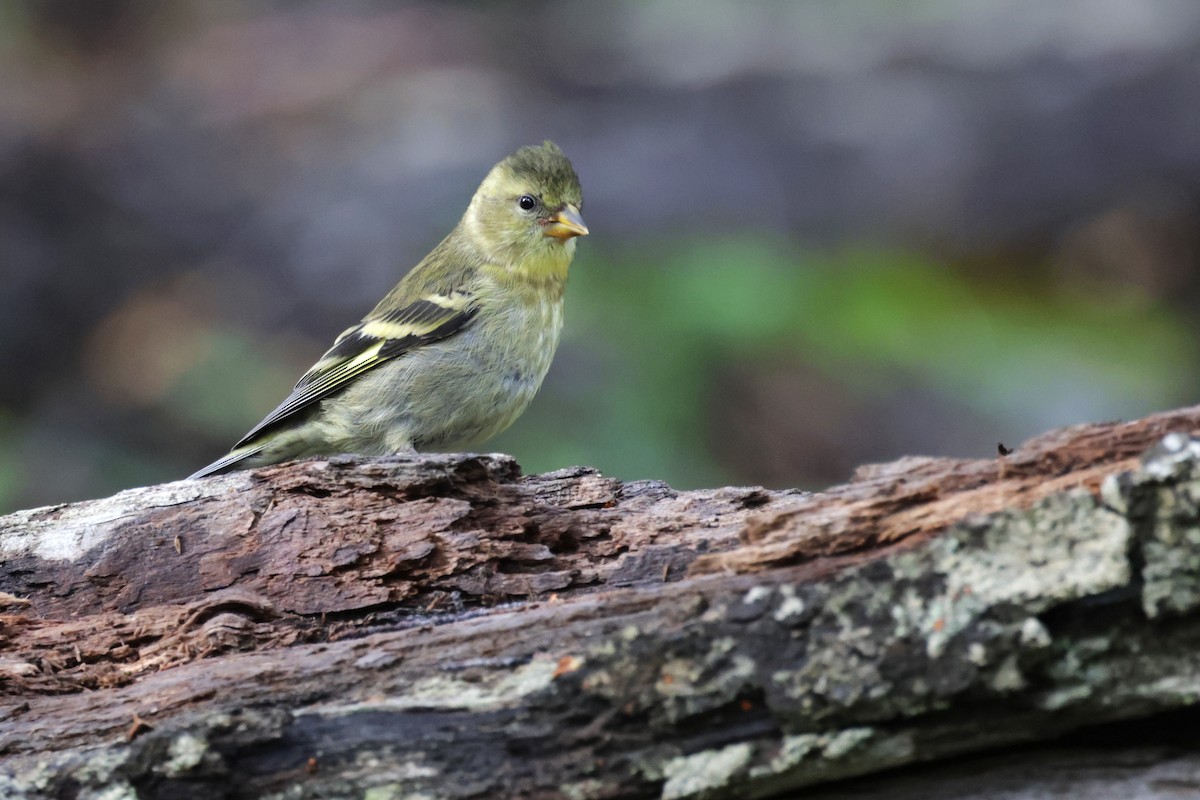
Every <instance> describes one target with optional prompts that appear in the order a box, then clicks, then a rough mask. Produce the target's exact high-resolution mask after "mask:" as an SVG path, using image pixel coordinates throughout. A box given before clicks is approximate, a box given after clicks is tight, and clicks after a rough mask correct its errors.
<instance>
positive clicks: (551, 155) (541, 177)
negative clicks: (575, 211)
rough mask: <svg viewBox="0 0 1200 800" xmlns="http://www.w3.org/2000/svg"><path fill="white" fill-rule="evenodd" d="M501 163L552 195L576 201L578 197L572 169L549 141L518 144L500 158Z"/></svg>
mask: <svg viewBox="0 0 1200 800" xmlns="http://www.w3.org/2000/svg"><path fill="white" fill-rule="evenodd" d="M504 163H505V165H507V166H508V168H509V169H510V170H512V173H513V174H514V175H516V176H518V177H521V178H524V179H526V180H529V181H530V182H532V183H534V184H536V185H538V186H540V187H542V189H543V191H544V192H545V193H546V194H548V195H550V196H552V197H556V198H561V199H562V200H563V201H566V202H573V203H576V204H578V203H579V202H580V201H581V199H582V190H581V189H580V188H579V176H578V175H576V174H575V168H574V167H572V166H571V162H570V161H569V160H568V159H567V157H566V156H565V155H563V151H562V150H559V149H558V145H556V144H555V143H554V142H551V141H550V140H546V141H545V142H543V143H542V145H541V146H540V147H522V148H521V149H520V150H518V151H517V152H515V153H513V154H512V155H511V156H509V157H508V158H506V159H504Z"/></svg>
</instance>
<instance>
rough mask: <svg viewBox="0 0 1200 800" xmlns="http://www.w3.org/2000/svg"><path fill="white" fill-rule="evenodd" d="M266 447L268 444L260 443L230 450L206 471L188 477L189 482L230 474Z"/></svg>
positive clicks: (199, 471) (205, 469)
mask: <svg viewBox="0 0 1200 800" xmlns="http://www.w3.org/2000/svg"><path fill="white" fill-rule="evenodd" d="M266 446H267V443H266V442H260V443H258V444H253V445H247V446H246V447H237V448H234V449H233V450H230V451H229V453H228V454H226V455H224V456H222V457H221V458H218V459H217V460H216V461H214V462H213V463H211V464H209V465H208V466H207V467H205V468H204V469H200V470H196V471H195V472H193V473H192V474H191V475H188V480H192V479H193V478H205V477H208V476H209V475H220V474H221V473H223V472H228V471H229V470H231V469H234V468H236V467H237V466H238V465H239V464H241V463H242V462H243V461H245V460H246V459H248V458H253V457H254V456H256V455H258V454H259V453H261V452H262V451H263V450H264V449H265V448H266ZM244 466H246V467H249V466H253V465H251V464H245V465H244Z"/></svg>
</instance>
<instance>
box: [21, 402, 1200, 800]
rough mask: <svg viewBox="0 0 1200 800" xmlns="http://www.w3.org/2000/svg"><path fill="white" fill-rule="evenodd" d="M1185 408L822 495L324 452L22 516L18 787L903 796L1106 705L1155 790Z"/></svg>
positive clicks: (1180, 659)
mask: <svg viewBox="0 0 1200 800" xmlns="http://www.w3.org/2000/svg"><path fill="white" fill-rule="evenodd" d="M1197 430H1200V408H1190V409H1183V410H1180V411H1175V412H1170V413H1165V414H1160V415H1157V416H1153V417H1149V418H1147V419H1144V420H1138V421H1135V422H1129V423H1108V424H1096V425H1082V426H1076V427H1073V428H1067V429H1063V430H1060V431H1055V432H1052V433H1050V434H1047V435H1045V436H1042V437H1039V438H1038V439H1035V440H1032V441H1030V442H1027V443H1025V444H1023V445H1021V446H1020V447H1018V448H1016V450H1015V451H1013V452H1011V453H1009V454H1008V455H1004V456H1001V457H997V458H996V459H991V460H981V461H969V460H952V459H936V458H906V459H902V460H900V461H897V462H894V463H891V464H884V465H873V466H869V467H865V468H863V469H861V470H860V471H859V473H858V474H857V475H856V476H855V477H854V479H853V480H852V481H850V482H849V483H847V484H845V485H842V486H836V487H833V488H831V489H829V490H827V491H824V492H820V493H812V494H810V493H804V492H798V491H794V490H791V491H770V490H764V489H761V488H722V489H715V490H708V491H686V492H684V491H675V490H672V489H671V488H670V487H668V486H666V485H665V484H662V483H658V482H645V481H642V482H629V483H622V482H621V481H618V480H614V479H611V478H606V477H604V476H601V475H599V474H598V473H596V472H595V471H592V470H588V469H582V468H577V469H570V470H562V471H559V472H555V473H549V474H545V475H533V476H528V477H522V476H521V474H520V471H519V468H518V467H517V465H516V464H515V463H514V462H513V461H512V460H511V459H510V458H508V457H506V456H499V455H445V456H443V455H422V456H419V457H415V458H400V457H397V458H384V459H360V458H351V457H337V458H331V459H321V460H313V461H306V462H300V463H295V464H288V465H281V466H276V467H269V468H264V469H260V470H255V471H251V472H239V473H232V474H230V475H226V476H220V477H217V478H211V479H207V480H202V481H180V482H176V483H171V484H164V485H161V486H152V487H147V488H143V489H133V490H130V491H127V492H122V493H120V494H118V495H115V496H113V497H110V498H107V499H103V500H95V501H88V502H84V503H76V504H71V505H64V506H55V507H49V508H42V509H34V510H31V511H24V512H19V513H16V514H12V515H9V516H7V517H3V518H0V558H2V559H3V563H2V564H0V759H2V766H0V796H12V797H28V798H33V797H39V798H40V797H83V796H89V797H91V796H94V797H99V796H100V795H101V794H102V793H105V792H111V793H113V794H111V795H105V796H113V797H116V796H122V797H125V796H128V797H145V798H152V797H154V798H157V797H161V798H186V797H196V798H201V797H203V798H214V797H257V796H264V795H272V794H274V795H278V796H287V797H345V796H355V797H362V796H367V797H371V798H374V799H375V800H380V799H381V798H388V797H397V798H399V797H407V796H420V797H431V798H432V797H439V798H440V797H446V798H466V797H476V796H484V795H491V796H513V797H547V798H549V797H568V798H604V797H627V796H635V797H637V796H644V797H652V796H662V797H769V796H772V795H775V794H779V793H782V792H786V791H788V790H792V789H796V788H800V787H809V792H810V795H809V796H813V797H821V796H826V795H823V794H822V792H824V791H828V792H830V794H829V795H827V796H829V797H833V796H841V795H839V794H837V793H838V792H842V791H850V789H846V788H845V786H844V785H841V784H830V785H829V786H828V787H824V788H821V787H820V785H821V784H827V783H830V782H832V781H840V780H844V779H847V778H850V777H853V776H871V777H869V778H860V780H863V781H873V783H871V784H870V785H872V786H877V787H878V786H881V785H887V783H888V782H889V781H892V782H894V785H895V786H896V787H902V786H904V785H910V786H916V787H918V788H914V789H912V791H911V794H910V795H909V796H913V797H916V796H934V795H933V794H932V793H931V791H932V790H931V789H930V788H929V787H937V786H938V785H939V784H938V775H939V772H938V770H939V769H943V770H944V772H943V773H940V774H945V775H946V776H947V778H946V780H950V779H951V778H950V777H949V776H952V775H955V774H961V772H960V773H955V772H954V770H955V769H956V768H961V765H962V764H964V763H969V762H965V761H963V759H964V758H965V757H967V756H968V755H969V754H982V755H976V756H972V757H974V758H997V757H1001V756H1003V757H1004V758H1009V759H1016V760H1017V761H1018V762H1020V760H1021V758H1022V755H1021V753H1022V752H1025V753H1026V754H1027V760H1028V763H1029V764H1030V766H1029V768H1027V769H1015V770H1010V772H1008V773H1003V770H1000V772H997V773H996V774H1005V775H1009V776H1010V777H1011V776H1013V775H1016V776H1019V777H1021V778H1023V779H1025V780H1027V781H1029V786H1030V787H1031V788H1030V791H1033V788H1032V787H1034V786H1035V782H1036V780H1038V779H1039V776H1041V777H1042V778H1046V776H1047V775H1051V776H1054V775H1057V776H1061V775H1062V771H1061V764H1059V763H1058V762H1056V761H1055V760H1054V756H1055V754H1058V753H1060V751H1059V750H1053V749H1052V748H1051V749H1047V747H1050V746H1047V747H1041V748H1037V749H1036V750H1029V751H1021V750H1016V751H1011V750H1007V751H1003V752H1002V753H1001V754H1000V755H996V754H997V749H998V748H1006V747H1012V746H1014V745H1019V744H1020V743H1026V742H1047V741H1051V740H1056V739H1058V738H1059V737H1062V736H1064V735H1067V734H1071V733H1072V732H1076V731H1095V730H1116V731H1118V733H1117V734H1116V735H1117V738H1118V741H1117V743H1116V744H1115V745H1114V744H1113V743H1112V742H1108V743H1107V744H1104V745H1103V747H1104V748H1107V750H1105V751H1104V752H1112V751H1113V748H1114V747H1115V748H1116V749H1118V750H1119V749H1121V748H1126V749H1128V750H1129V751H1130V752H1133V751H1134V749H1136V748H1140V749H1138V750H1137V752H1138V753H1146V752H1157V753H1160V754H1163V755H1162V758H1160V759H1159V760H1157V761H1156V760H1153V759H1149V760H1147V759H1146V758H1143V761H1145V769H1143V770H1142V771H1141V772H1138V773H1137V775H1135V776H1134V777H1131V778H1130V780H1131V781H1133V782H1135V783H1136V782H1137V781H1138V780H1141V781H1143V783H1144V784H1145V785H1146V786H1149V785H1151V784H1152V783H1153V782H1154V781H1155V780H1159V779H1160V777H1161V774H1162V773H1161V770H1162V769H1163V768H1164V766H1163V764H1164V761H1165V760H1169V759H1170V758H1176V757H1177V756H1178V752H1177V750H1175V749H1172V748H1173V747H1175V746H1176V743H1175V742H1174V741H1173V740H1172V741H1165V742H1157V743H1156V742H1154V741H1148V740H1147V737H1146V736H1145V735H1144V733H1143V735H1140V736H1137V737H1136V740H1135V738H1134V736H1133V734H1132V733H1131V734H1130V740H1129V741H1126V742H1122V741H1120V740H1119V739H1120V734H1119V732H1120V730H1122V729H1123V728H1120V727H1118V728H1116V729H1112V728H1111V724H1112V723H1114V722H1118V721H1127V720H1150V722H1148V723H1143V724H1144V725H1146V724H1148V725H1150V726H1151V728H1150V730H1155V731H1157V732H1158V733H1159V734H1163V735H1166V734H1165V731H1166V730H1167V728H1166V727H1164V726H1162V725H1158V726H1155V724H1154V721H1155V720H1157V719H1163V720H1166V719H1171V720H1178V717H1177V715H1179V714H1185V715H1186V714H1188V713H1189V712H1188V711H1187V709H1189V708H1190V706H1191V705H1192V704H1194V702H1195V700H1196V698H1197V697H1200V550H1197V547H1196V545H1197V543H1198V542H1200V443H1198V442H1197V441H1195V440H1193V439H1191V438H1190V434H1192V433H1193V432H1196V431H1197ZM1147 451H1149V452H1147ZM1143 454H1145V455H1143ZM1164 715H1165V716H1164ZM1172 715H1176V716H1172ZM1106 724H1107V725H1109V726H1110V728H1104V727H1103V726H1105V725H1106ZM1190 724H1194V721H1193V722H1191V723H1190ZM1097 726H1100V727H1097ZM1128 730H1130V731H1134V730H1137V728H1134V727H1128ZM1142 730H1143V731H1144V730H1146V729H1145V728H1143V729H1142ZM1110 735H1111V734H1110ZM1151 738H1153V737H1151ZM1071 741H1072V740H1068V742H1067V743H1066V744H1064V745H1055V746H1054V747H1060V748H1066V749H1065V750H1061V752H1070V753H1075V752H1077V751H1078V750H1079V748H1081V747H1082V748H1083V750H1084V751H1086V752H1088V753H1092V754H1093V755H1095V753H1096V752H1098V751H1096V750H1095V746H1092V745H1088V744H1087V743H1086V741H1084V742H1083V743H1082V744H1081V743H1080V742H1078V741H1077V742H1075V743H1074V744H1072V743H1071ZM1106 741H1107V740H1106ZM1089 747H1091V748H1092V749H1091V750H1089V749H1088V748H1089ZM1155 747H1157V748H1158V749H1157V750H1155ZM1071 748H1075V749H1074V750H1072V749H1071ZM927 762H937V763H936V764H933V765H932V766H930V767H926V768H924V769H925V770H927V771H926V772H919V771H918V772H913V771H912V770H913V769H916V768H915V767H911V768H910V770H909V771H907V772H901V773H896V772H894V771H893V772H887V771H888V770H894V769H895V768H897V767H904V766H909V765H919V764H922V763H927ZM1083 762H1086V763H1091V764H1094V766H1095V768H1096V769H1101V768H1103V767H1104V766H1105V765H1106V764H1109V765H1111V763H1112V762H1111V760H1109V761H1106V760H1105V759H1104V758H1093V759H1092V761H1090V762H1089V761H1087V759H1083ZM989 763H992V762H989ZM1081 763H1082V762H1081ZM1137 763H1139V764H1141V763H1143V762H1142V761H1139V762H1137ZM1036 764H1042V765H1043V767H1044V768H1043V769H1041V771H1040V772H1039V769H1038V768H1037V767H1036ZM1045 765H1049V766H1045ZM993 768H994V769H1000V768H998V767H995V766H994V764H993ZM982 769H983V768H981V770H982ZM1056 770H1057V771H1056ZM1085 771H1086V770H1085ZM1135 772H1137V770H1135ZM981 774H987V773H986V770H983V771H982V772H981ZM1080 774H1081V777H1080V778H1079V780H1080V781H1085V780H1087V778H1086V776H1084V775H1083V772H1081V773H1080ZM1155 776H1159V777H1155ZM905 781H908V782H909V783H908V784H905V783H904V782H905ZM914 781H915V782H916V783H913V782H914ZM922 781H923V782H924V783H922ZM864 785H866V784H864ZM946 785H948V784H946ZM919 787H924V788H919ZM985 788H986V787H985V786H980V787H979V795H978V796H979V797H984V796H987V795H985V794H984V793H983V792H984V789H985ZM896 791H900V788H897V789H896ZM121 792H124V794H121ZM897 796H901V795H899V794H897ZM947 796H949V795H947ZM953 796H956V797H965V796H972V795H969V794H955V795H953ZM1014 796H1015V795H1014ZM1125 796H1134V795H1128V794H1127V795H1125Z"/></svg>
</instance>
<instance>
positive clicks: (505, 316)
mask: <svg viewBox="0 0 1200 800" xmlns="http://www.w3.org/2000/svg"><path fill="white" fill-rule="evenodd" d="M582 206H583V193H582V190H581V189H580V187H579V178H578V176H577V175H576V174H575V169H574V168H573V167H572V166H571V162H570V161H568V160H567V157H566V156H564V155H563V153H562V151H561V150H559V149H558V147H556V146H555V145H554V144H553V143H552V142H546V143H544V144H543V145H542V146H540V147H524V148H522V149H520V150H518V151H517V152H515V153H513V154H512V155H511V156H509V157H508V158H506V159H504V160H503V161H501V162H500V163H499V164H497V165H496V166H495V167H493V168H492V170H491V171H490V172H489V173H488V174H487V177H486V178H484V179H483V183H482V184H480V186H479V189H478V190H476V192H475V196H474V197H472V198H471V204H470V205H469V206H467V211H466V213H465V214H463V217H462V219H461V220H460V221H459V223H458V225H457V226H456V227H455V228H454V230H453V231H451V232H450V235H449V236H447V237H446V238H445V239H443V240H442V242H441V244H439V245H438V246H437V247H435V248H434V249H433V252H431V253H430V254H429V255H427V256H425V258H424V259H423V260H422V261H421V263H419V264H417V266H416V267H415V268H413V270H412V271H411V272H409V273H408V274H407V275H405V276H404V278H403V279H402V280H401V281H400V283H399V284H397V285H396V287H395V288H394V289H392V291H390V292H389V293H388V295H387V296H386V297H384V298H383V300H382V301H380V303H379V305H377V306H375V309H374V310H373V311H371V313H369V314H367V316H365V317H363V320H362V322H360V323H358V324H357V325H355V326H354V327H352V328H350V329H349V330H347V331H345V332H344V333H343V334H342V335H341V336H339V337H337V339H336V340H335V341H334V343H333V347H331V348H330V349H329V350H328V352H326V353H325V355H323V356H322V357H321V359H320V360H319V361H318V362H317V363H316V364H315V365H314V366H313V367H312V369H310V370H309V371H308V372H306V373H305V374H304V376H303V377H302V378H301V379H300V382H299V383H297V384H296V388H295V389H293V390H292V393H291V394H289V395H288V396H287V398H286V399H285V400H284V401H283V402H282V403H280V405H279V407H278V408H276V409H275V410H274V411H272V412H271V413H270V414H268V415H267V416H266V418H265V419H264V420H263V421H262V422H260V423H258V424H257V425H255V426H254V428H253V429H252V430H251V431H250V432H249V433H247V434H246V435H245V436H243V437H242V439H241V441H239V442H238V443H237V444H236V445H234V447H233V449H232V450H231V451H230V452H229V454H228V455H226V456H225V457H224V458H221V459H218V460H217V461H214V462H213V463H212V464H209V465H208V466H207V467H205V468H204V469H202V470H200V471H199V472H197V473H195V474H194V475H192V476H191V477H193V478H200V477H204V476H205V475H215V474H218V473H221V472H226V471H228V470H231V469H247V468H250V467H259V466H263V465H266V464H277V463H279V462H281V461H289V460H292V459H296V458H303V457H305V456H313V455H326V454H332V453H361V454H366V455H384V454H388V453H401V452H412V451H413V450H455V449H459V448H462V447H465V446H467V445H470V444H475V443H478V442H482V441H483V440H485V439H488V438H490V437H492V436H494V435H496V434H497V433H499V432H500V431H502V430H504V429H505V428H507V427H508V426H509V425H511V424H512V423H513V421H514V420H516V418H517V417H518V416H520V415H521V412H522V411H524V410H525V407H526V406H527V405H529V401H530V400H532V399H533V396H534V394H535V393H536V392H537V390H538V387H539V386H541V384H542V378H544V377H545V375H546V370H547V369H549V367H550V361H551V359H552V358H553V357H554V350H555V348H556V347H557V346H558V335H559V332H560V331H561V330H562V299H563V290H564V289H565V288H566V282H567V269H568V267H569V266H570V264H571V259H572V258H573V257H574V255H575V237H577V236H586V235H587V233H588V229H587V226H586V225H584V224H583V218H582V217H581V216H580V208H581V207H582Z"/></svg>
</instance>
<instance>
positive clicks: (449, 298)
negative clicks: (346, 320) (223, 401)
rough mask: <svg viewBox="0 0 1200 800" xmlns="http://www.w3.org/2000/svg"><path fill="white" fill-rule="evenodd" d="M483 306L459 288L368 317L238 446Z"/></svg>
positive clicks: (449, 330)
mask: <svg viewBox="0 0 1200 800" xmlns="http://www.w3.org/2000/svg"><path fill="white" fill-rule="evenodd" d="M478 310H479V309H478V307H477V306H475V305H474V302H473V298H472V297H471V296H470V295H469V294H468V293H466V292H457V291H456V292H449V293H446V294H441V293H432V294H427V295H425V296H424V297H421V298H420V299H418V300H415V301H413V302H412V303H410V304H408V305H407V306H404V307H403V308H399V309H396V310H395V311H391V312H388V313H386V314H383V315H381V316H378V317H368V318H367V319H364V320H363V321H362V322H360V323H358V324H357V325H355V326H354V327H352V328H349V329H348V330H346V331H345V332H343V333H342V335H341V336H339V337H338V338H337V339H336V340H335V341H334V343H333V347H331V348H329V350H328V352H326V353H325V355H323V356H321V360H320V361H318V362H317V363H316V364H314V365H313V367H312V369H310V370H309V371H308V372H306V373H304V376H303V377H302V378H300V380H299V382H298V383H297V384H296V388H295V389H293V390H292V393H291V394H289V395H288V396H287V397H286V398H285V399H284V401H283V402H282V403H280V404H279V407H278V408H276V409H275V410H274V411H272V412H271V413H270V414H268V415H267V416H266V417H265V418H264V419H263V421H262V422H260V423H258V424H257V425H255V426H254V428H252V429H251V430H250V432H249V433H247V434H246V435H245V436H243V437H242V439H241V441H239V442H238V443H237V444H235V445H234V446H233V447H234V449H235V450H236V449H237V448H239V447H242V446H243V445H246V444H249V443H250V442H251V441H253V440H254V439H255V438H256V437H257V436H258V435H259V434H261V433H262V432H263V431H265V430H266V429H268V428H271V427H274V426H276V425H278V424H279V423H280V422H283V421H284V420H286V419H288V418H289V417H291V416H292V415H294V414H296V413H297V412H299V411H302V410H303V409H305V408H308V407H309V406H311V405H312V404H313V403H316V402H317V401H318V400H321V399H323V398H325V397H328V396H329V395H331V394H333V393H334V392H337V391H338V390H340V389H342V388H344V387H345V386H346V385H347V384H348V383H349V382H350V381H352V380H353V379H354V378H356V377H358V376H359V375H362V374H363V373H364V372H367V371H368V370H371V369H374V368H375V367H377V366H379V365H380V364H382V363H384V362H386V361H390V360H392V359H393V358H397V357H399V356H402V355H404V354H405V353H407V352H409V351H410V350H412V349H414V348H417V347H421V346H423V345H427V344H429V343H431V342H436V341H439V340H442V339H445V338H447V337H449V336H452V335H454V334H455V333H458V332H459V331H461V330H462V329H463V328H465V327H466V326H467V325H468V324H469V323H470V322H471V320H472V319H473V318H474V317H475V314H476V313H477V312H478Z"/></svg>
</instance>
